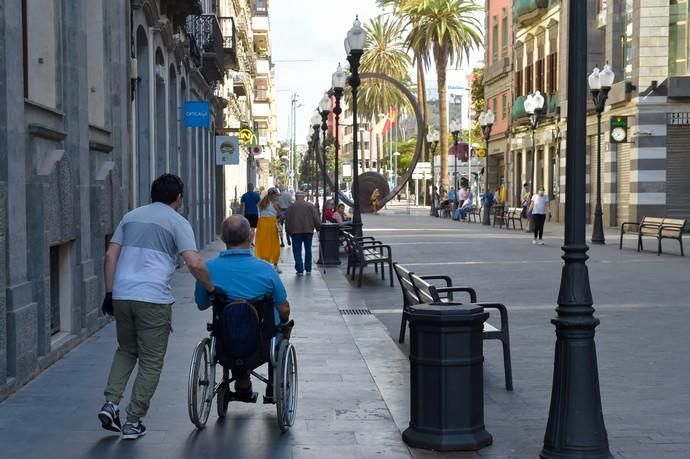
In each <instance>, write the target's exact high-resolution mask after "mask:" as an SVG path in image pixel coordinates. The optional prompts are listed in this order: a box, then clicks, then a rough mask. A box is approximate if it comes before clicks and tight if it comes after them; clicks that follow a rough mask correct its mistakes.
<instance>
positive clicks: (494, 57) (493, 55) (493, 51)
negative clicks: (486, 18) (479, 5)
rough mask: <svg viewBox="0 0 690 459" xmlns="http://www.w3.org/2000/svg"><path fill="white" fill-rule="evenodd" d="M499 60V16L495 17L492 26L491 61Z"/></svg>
mask: <svg viewBox="0 0 690 459" xmlns="http://www.w3.org/2000/svg"><path fill="white" fill-rule="evenodd" d="M497 61H498V16H494V17H493V25H492V26H491V62H492V63H495V62H497Z"/></svg>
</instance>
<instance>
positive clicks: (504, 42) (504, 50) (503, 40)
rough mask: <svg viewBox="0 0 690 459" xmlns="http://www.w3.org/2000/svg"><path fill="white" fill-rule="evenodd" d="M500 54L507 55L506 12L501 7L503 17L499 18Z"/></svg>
mask: <svg viewBox="0 0 690 459" xmlns="http://www.w3.org/2000/svg"><path fill="white" fill-rule="evenodd" d="M501 55H502V56H503V57H506V56H507V55H508V14H507V13H506V10H505V8H504V9H503V19H501Z"/></svg>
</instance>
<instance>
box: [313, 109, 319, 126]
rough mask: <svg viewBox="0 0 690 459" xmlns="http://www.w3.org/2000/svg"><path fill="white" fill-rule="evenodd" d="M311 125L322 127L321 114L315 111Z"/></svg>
mask: <svg viewBox="0 0 690 459" xmlns="http://www.w3.org/2000/svg"><path fill="white" fill-rule="evenodd" d="M311 125H312V126H320V125H321V115H320V114H319V112H318V111H314V114H313V115H312V116H311Z"/></svg>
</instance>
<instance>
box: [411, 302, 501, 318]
mask: <svg viewBox="0 0 690 459" xmlns="http://www.w3.org/2000/svg"><path fill="white" fill-rule="evenodd" d="M480 314H486V315H487V316H488V313H485V312H484V308H483V307H482V306H480V305H478V304H471V303H467V304H460V303H441V304H436V303H432V304H420V305H416V306H412V307H411V308H410V321H415V320H425V319H427V320H435V321H437V320H440V321H454V320H460V321H465V320H470V319H472V318H474V316H476V315H480Z"/></svg>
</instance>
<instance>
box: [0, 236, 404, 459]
mask: <svg viewBox="0 0 690 459" xmlns="http://www.w3.org/2000/svg"><path fill="white" fill-rule="evenodd" d="M214 248H215V249H218V248H219V246H218V245H216V246H215V247H214ZM288 250H289V248H286V250H285V251H284V252H283V257H282V258H283V260H284V263H283V264H282V265H281V266H282V268H283V269H284V271H285V272H284V274H283V275H282V278H283V280H284V282H285V284H286V287H287V289H288V297H289V301H290V303H291V305H292V309H293V317H294V319H295V322H296V327H295V330H294V332H293V342H294V343H295V346H296V348H297V352H298V356H297V357H298V370H299V379H300V400H299V405H298V411H297V421H296V424H295V425H294V427H293V428H292V430H290V431H289V432H288V433H286V434H284V435H281V434H280V431H279V429H278V425H277V421H276V414H275V407H274V406H272V405H269V406H263V405H261V404H257V405H245V404H241V403H232V404H231V405H230V411H229V414H228V418H227V420H225V421H218V418H217V417H216V414H215V411H216V409H215V406H214V407H213V409H212V411H211V416H210V418H209V422H208V424H207V427H206V429H205V430H203V431H201V432H198V431H197V430H196V429H195V428H194V426H193V425H192V424H191V422H190V421H189V418H188V414H187V377H188V368H189V361H190V359H191V355H192V351H193V349H194V346H195V345H196V343H197V342H198V341H199V340H200V339H201V338H202V337H203V336H204V335H205V333H206V332H205V330H206V327H205V324H206V321H207V320H208V319H209V314H208V313H207V312H203V313H202V312H199V311H198V310H197V309H196V307H195V306H194V305H192V304H191V301H192V288H193V278H192V277H191V275H190V274H189V273H188V272H186V271H183V272H178V273H177V274H176V275H175V279H174V288H175V294H176V298H177V303H176V304H175V305H174V307H173V328H174V332H173V334H172V335H171V337H170V345H169V348H168V354H167V356H166V362H165V367H164V370H163V374H162V377H161V383H160V386H159V387H158V391H157V392H156V395H155V397H154V399H153V401H152V404H151V409H150V411H149V415H148V416H147V417H146V418H145V423H146V425H147V428H148V429H149V430H148V434H147V435H146V436H145V437H143V438H141V439H139V440H137V441H134V442H126V441H121V440H120V439H119V437H118V436H117V435H113V434H110V433H108V432H106V431H104V430H102V429H101V428H100V424H99V423H98V420H97V418H96V413H97V411H98V410H99V409H100V406H101V405H102V403H103V397H102V392H103V386H104V384H105V380H106V378H107V373H108V370H109V367H110V362H111V359H112V355H113V351H114V350H115V346H116V342H115V337H114V330H115V327H114V324H110V325H108V326H107V327H105V328H104V329H103V330H101V331H99V332H98V333H96V334H95V335H94V336H93V337H91V338H90V339H89V340H87V341H86V342H85V343H83V344H82V345H80V346H79V347H77V348H76V349H75V350H74V351H72V352H71V353H69V354H68V355H67V356H66V357H65V358H64V359H62V360H60V361H59V362H57V363H56V364H55V365H53V366H52V367H50V368H48V369H47V370H46V371H45V372H43V373H42V374H41V375H40V376H38V377H37V378H36V379H35V380H33V381H32V382H31V383H29V384H28V385H27V386H25V387H24V388H22V389H21V390H20V391H19V392H17V393H16V394H14V395H13V396H11V397H10V398H9V399H7V400H6V401H4V402H3V403H0V445H2V446H1V447H0V457H1V458H2V459H28V458H52V457H60V458H65V459H67V458H94V459H95V458H99V459H101V458H125V457H126V458H132V459H135V458H146V459H157V458H165V459H172V458H181V459H182V458H184V459H189V458H224V459H226V458H241V459H248V458H271V459H273V458H294V459H298V458H299V459H301V458H305V459H309V458H315V459H316V458H319V459H321V458H362V459H364V458H374V457H381V458H394V459H395V458H409V457H410V453H409V450H408V449H407V448H406V447H405V446H404V444H403V443H402V441H401V440H400V432H399V430H398V428H397V427H396V425H395V423H394V421H393V418H392V416H391V414H390V412H389V410H388V408H387V406H386V404H385V403H384V401H383V399H382V397H381V394H380V393H379V391H378V389H377V386H376V385H375V383H374V381H373V379H372V376H371V375H370V373H369V369H368V368H367V365H366V363H365V361H364V359H363V358H362V356H361V354H360V352H359V350H358V348H357V346H356V345H355V343H354V340H353V338H352V336H351V334H350V332H349V331H348V328H347V327H346V326H345V323H344V321H343V318H342V316H341V315H340V314H339V312H338V309H337V307H336V305H335V303H334V302H333V299H332V298H331V296H330V294H329V292H328V289H327V287H326V284H325V282H324V279H323V277H322V273H320V272H316V271H315V272H314V273H313V274H312V275H311V276H305V277H302V278H298V277H296V276H295V274H294V270H293V269H292V266H291V263H290V264H288V261H290V260H291V258H292V257H291V256H290V254H289V252H288ZM315 252H317V253H318V250H315ZM214 254H215V252H214V251H212V250H207V251H205V255H206V256H212V255H214ZM132 379H133V378H132ZM255 390H258V391H259V392H260V393H262V392H263V384H261V383H257V382H255ZM128 395H129V389H128V392H127V397H126V399H125V400H124V401H123V404H122V406H123V407H124V406H125V403H126V401H127V399H128ZM214 405H215V403H214Z"/></svg>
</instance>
